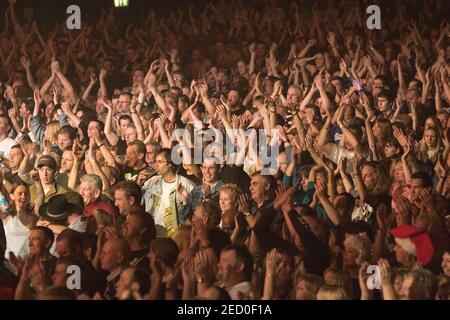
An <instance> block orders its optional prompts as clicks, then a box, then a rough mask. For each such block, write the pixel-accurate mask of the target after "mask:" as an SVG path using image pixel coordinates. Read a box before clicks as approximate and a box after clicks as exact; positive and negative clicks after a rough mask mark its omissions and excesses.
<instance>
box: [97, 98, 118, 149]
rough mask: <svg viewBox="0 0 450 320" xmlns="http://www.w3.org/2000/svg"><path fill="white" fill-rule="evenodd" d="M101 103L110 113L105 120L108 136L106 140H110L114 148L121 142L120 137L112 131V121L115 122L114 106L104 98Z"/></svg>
mask: <svg viewBox="0 0 450 320" xmlns="http://www.w3.org/2000/svg"><path fill="white" fill-rule="evenodd" d="M101 103H102V104H103V105H104V106H105V108H106V109H107V110H108V113H107V114H106V119H105V136H106V139H108V141H109V143H110V144H111V145H112V146H115V145H116V144H117V143H118V142H119V137H118V136H117V135H116V134H115V133H114V132H113V130H112V121H113V119H112V118H113V110H112V106H111V105H110V104H109V103H107V102H106V101H105V99H104V98H102V100H101Z"/></svg>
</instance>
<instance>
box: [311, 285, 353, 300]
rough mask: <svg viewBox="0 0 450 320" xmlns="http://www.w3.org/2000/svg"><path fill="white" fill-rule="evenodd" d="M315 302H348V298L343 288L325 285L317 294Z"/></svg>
mask: <svg viewBox="0 0 450 320" xmlns="http://www.w3.org/2000/svg"><path fill="white" fill-rule="evenodd" d="M317 300H350V297H349V295H348V293H347V291H346V290H345V289H344V288H343V287H340V286H328V285H326V286H323V287H321V288H320V289H319V292H317Z"/></svg>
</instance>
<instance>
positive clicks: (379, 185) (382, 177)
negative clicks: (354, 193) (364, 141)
mask: <svg viewBox="0 0 450 320" xmlns="http://www.w3.org/2000/svg"><path fill="white" fill-rule="evenodd" d="M365 166H368V167H370V168H372V169H373V176H374V178H375V186H374V188H373V189H372V190H371V191H370V193H372V194H375V195H378V194H382V193H387V194H388V193H389V192H390V190H391V180H390V177H389V175H388V173H387V172H386V170H385V169H384V167H383V166H382V165H381V163H379V162H377V161H369V162H367V163H365V164H364V167H365Z"/></svg>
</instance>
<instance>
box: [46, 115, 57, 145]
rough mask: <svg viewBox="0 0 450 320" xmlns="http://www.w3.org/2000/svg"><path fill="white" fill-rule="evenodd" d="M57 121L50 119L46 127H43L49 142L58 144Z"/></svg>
mask: <svg viewBox="0 0 450 320" xmlns="http://www.w3.org/2000/svg"><path fill="white" fill-rule="evenodd" d="M59 129H60V127H59V122H58V121H55V120H53V121H50V122H49V123H48V124H47V127H46V128H45V131H46V132H47V134H46V135H47V137H48V138H49V140H50V142H51V144H52V145H53V146H54V145H57V144H58V131H59Z"/></svg>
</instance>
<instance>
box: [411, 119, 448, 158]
mask: <svg viewBox="0 0 450 320" xmlns="http://www.w3.org/2000/svg"><path fill="white" fill-rule="evenodd" d="M443 149H444V147H443V144H442V139H441V136H440V134H439V130H438V129H437V128H435V127H428V128H426V129H425V131H424V132H423V136H422V140H420V141H419V143H418V144H417V145H416V147H415V148H414V154H415V155H416V158H417V159H418V160H419V161H421V162H423V163H431V164H433V165H434V164H435V163H436V161H437V159H438V157H439V154H440V153H441V152H442V150H443Z"/></svg>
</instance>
